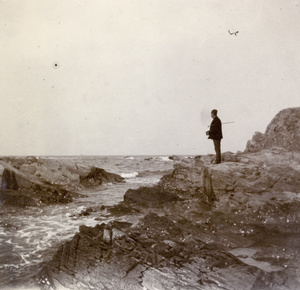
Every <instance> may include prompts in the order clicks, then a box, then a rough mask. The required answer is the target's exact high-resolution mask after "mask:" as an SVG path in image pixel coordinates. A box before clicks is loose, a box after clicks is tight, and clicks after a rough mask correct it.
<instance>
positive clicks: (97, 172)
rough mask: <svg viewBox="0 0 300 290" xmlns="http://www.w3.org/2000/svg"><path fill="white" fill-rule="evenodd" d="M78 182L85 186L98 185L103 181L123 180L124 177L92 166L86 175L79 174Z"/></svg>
mask: <svg viewBox="0 0 300 290" xmlns="http://www.w3.org/2000/svg"><path fill="white" fill-rule="evenodd" d="M80 182H81V183H82V184H84V185H86V186H87V185H90V186H98V185H101V184H104V183H116V182H124V178H123V177H121V176H120V175H118V174H114V173H109V172H107V171H105V170H104V169H102V168H97V167H93V168H92V169H91V171H90V172H89V173H88V174H87V175H85V176H80Z"/></svg>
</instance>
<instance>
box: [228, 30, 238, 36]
mask: <svg viewBox="0 0 300 290" xmlns="http://www.w3.org/2000/svg"><path fill="white" fill-rule="evenodd" d="M228 33H229V34H230V35H233V34H234V35H235V36H237V34H238V33H239V32H238V31H235V32H230V30H228Z"/></svg>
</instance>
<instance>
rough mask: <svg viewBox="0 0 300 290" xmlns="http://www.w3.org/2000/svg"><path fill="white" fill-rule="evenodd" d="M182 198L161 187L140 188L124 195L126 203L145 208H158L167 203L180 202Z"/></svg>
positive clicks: (130, 190)
mask: <svg viewBox="0 0 300 290" xmlns="http://www.w3.org/2000/svg"><path fill="white" fill-rule="evenodd" d="M178 200H180V198H179V197H178V196H177V195H176V194H174V193H170V192H167V191H162V190H161V188H160V187H140V188H138V189H128V190H127V191H126V193H125V195H124V202H125V203H127V204H138V205H143V206H155V205H156V206H157V205H160V204H163V203H166V202H172V201H178Z"/></svg>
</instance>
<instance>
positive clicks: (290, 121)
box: [246, 107, 300, 152]
mask: <svg viewBox="0 0 300 290" xmlns="http://www.w3.org/2000/svg"><path fill="white" fill-rule="evenodd" d="M274 147H277V148H282V149H285V150H288V151H297V152H300V107H298V108H289V109H285V110H282V111H281V112H279V113H278V114H277V115H276V116H275V118H274V119H273V120H272V121H271V123H270V124H269V125H268V127H267V129H266V132H265V133H264V134H262V133H260V132H256V133H255V134H254V136H253V139H252V140H250V141H248V143H247V146H246V152H258V151H261V150H262V149H270V148H274Z"/></svg>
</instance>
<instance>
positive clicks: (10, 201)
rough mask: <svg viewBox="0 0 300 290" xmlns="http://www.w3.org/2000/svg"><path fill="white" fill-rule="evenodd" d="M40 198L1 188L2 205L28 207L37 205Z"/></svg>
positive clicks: (0, 201) (0, 198) (0, 199)
mask: <svg viewBox="0 0 300 290" xmlns="http://www.w3.org/2000/svg"><path fill="white" fill-rule="evenodd" d="M37 203H38V200H36V199H34V198H32V197H29V196H28V195H26V194H22V193H21V192H16V191H9V190H5V191H3V190H0V205H1V206H3V205H9V206H17V207H26V206H34V205H37Z"/></svg>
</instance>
